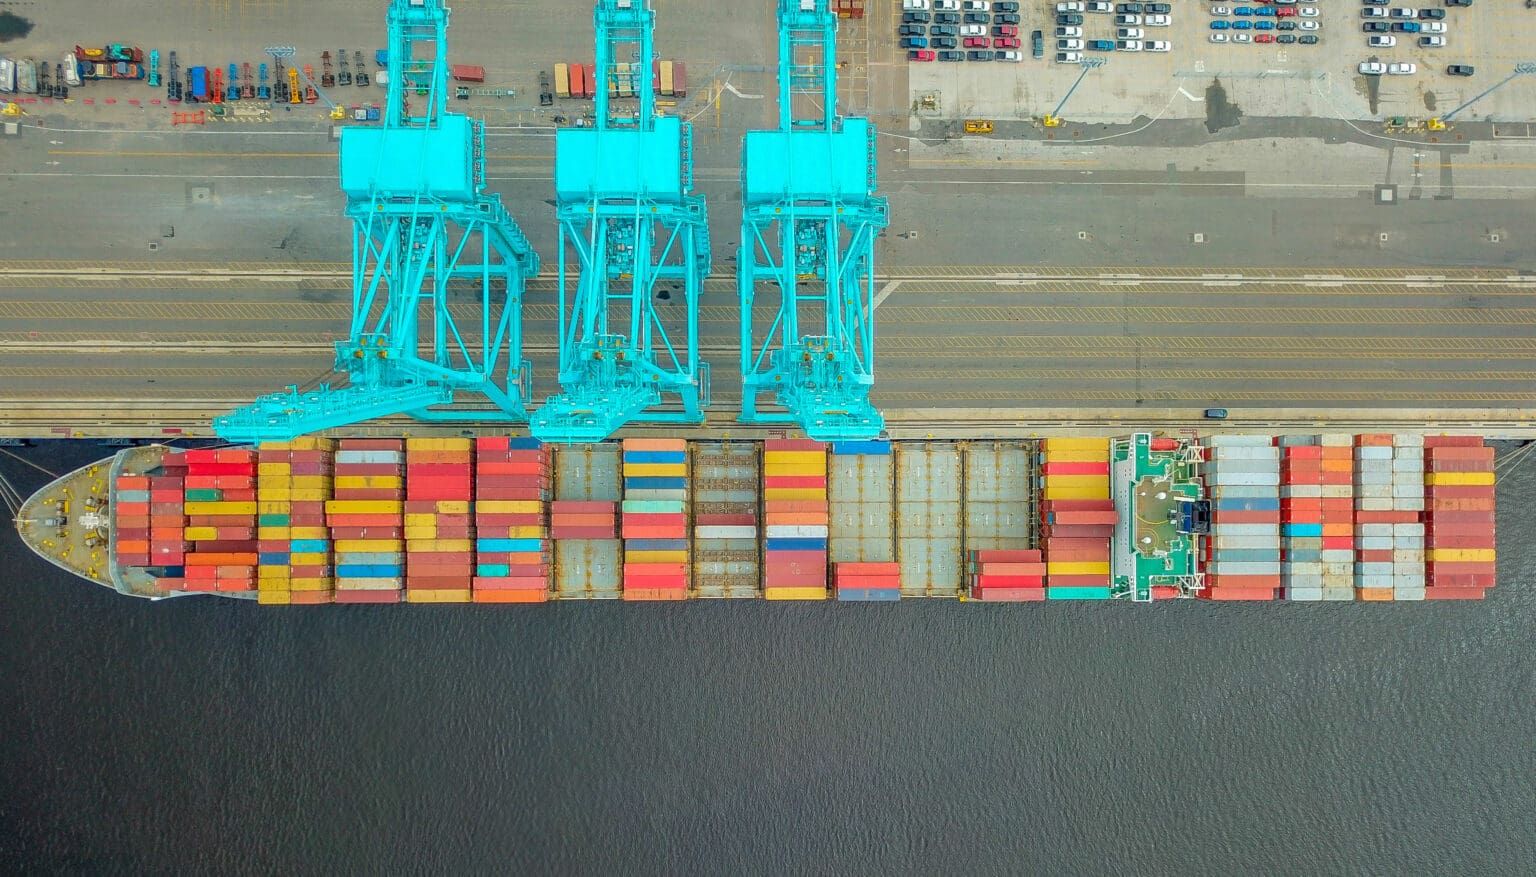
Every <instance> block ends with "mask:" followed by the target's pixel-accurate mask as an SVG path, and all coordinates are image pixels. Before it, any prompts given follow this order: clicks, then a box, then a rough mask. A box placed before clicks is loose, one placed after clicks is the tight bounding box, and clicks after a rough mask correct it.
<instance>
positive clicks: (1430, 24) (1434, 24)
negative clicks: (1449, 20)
mask: <svg viewBox="0 0 1536 877" xmlns="http://www.w3.org/2000/svg"><path fill="white" fill-rule="evenodd" d="M1419 31H1420V32H1421V33H1445V22H1443V21H1426V22H1424V23H1422V24H1420V25H1419Z"/></svg>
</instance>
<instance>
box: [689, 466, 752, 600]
mask: <svg viewBox="0 0 1536 877" xmlns="http://www.w3.org/2000/svg"><path fill="white" fill-rule="evenodd" d="M692 456H693V589H694V592H695V593H696V594H698V595H699V596H700V597H756V596H758V594H759V593H760V591H759V580H760V578H761V576H760V568H759V566H758V545H759V543H758V528H757V486H758V455H757V443H756V442H695V443H694V444H693V453H692Z"/></svg>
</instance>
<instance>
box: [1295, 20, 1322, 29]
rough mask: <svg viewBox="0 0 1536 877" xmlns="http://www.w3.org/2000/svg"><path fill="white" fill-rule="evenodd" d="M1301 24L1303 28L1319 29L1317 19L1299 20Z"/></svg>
mask: <svg viewBox="0 0 1536 877" xmlns="http://www.w3.org/2000/svg"><path fill="white" fill-rule="evenodd" d="M1299 26H1300V27H1301V29H1302V30H1317V29H1318V25H1317V22H1315V21H1303V22H1299Z"/></svg>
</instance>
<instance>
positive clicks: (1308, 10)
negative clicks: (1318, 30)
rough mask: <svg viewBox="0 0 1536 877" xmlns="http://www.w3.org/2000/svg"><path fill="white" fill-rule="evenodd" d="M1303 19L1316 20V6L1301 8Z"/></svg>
mask: <svg viewBox="0 0 1536 877" xmlns="http://www.w3.org/2000/svg"><path fill="white" fill-rule="evenodd" d="M1301 17H1302V18H1316V17H1317V7H1316V6H1303V7H1301Z"/></svg>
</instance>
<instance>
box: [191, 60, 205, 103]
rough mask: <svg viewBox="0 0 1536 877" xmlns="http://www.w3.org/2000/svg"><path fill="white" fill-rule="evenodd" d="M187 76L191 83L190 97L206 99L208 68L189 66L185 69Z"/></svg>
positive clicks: (200, 99)
mask: <svg viewBox="0 0 1536 877" xmlns="http://www.w3.org/2000/svg"><path fill="white" fill-rule="evenodd" d="M187 77H188V80H189V81H190V83H191V89H192V94H191V97H194V98H197V99H198V100H199V101H206V100H208V68H207V67H190V68H188V69H187Z"/></svg>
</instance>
